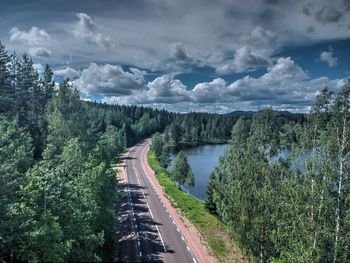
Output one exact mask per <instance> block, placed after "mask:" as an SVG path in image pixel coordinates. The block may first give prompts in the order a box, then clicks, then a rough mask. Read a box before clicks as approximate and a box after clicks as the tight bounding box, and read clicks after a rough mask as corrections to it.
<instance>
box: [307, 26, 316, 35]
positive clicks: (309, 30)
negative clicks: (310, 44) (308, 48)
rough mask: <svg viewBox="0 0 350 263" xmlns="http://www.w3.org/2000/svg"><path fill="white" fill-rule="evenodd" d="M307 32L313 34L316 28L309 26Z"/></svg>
mask: <svg viewBox="0 0 350 263" xmlns="http://www.w3.org/2000/svg"><path fill="white" fill-rule="evenodd" d="M306 32H307V33H310V34H311V33H313V32H315V27H313V26H308V27H307V28H306Z"/></svg>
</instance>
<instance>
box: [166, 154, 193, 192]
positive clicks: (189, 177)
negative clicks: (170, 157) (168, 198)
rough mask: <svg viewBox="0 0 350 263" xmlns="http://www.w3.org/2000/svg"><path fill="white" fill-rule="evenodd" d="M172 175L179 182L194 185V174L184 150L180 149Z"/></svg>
mask: <svg viewBox="0 0 350 263" xmlns="http://www.w3.org/2000/svg"><path fill="white" fill-rule="evenodd" d="M171 176H172V177H173V179H174V180H175V181H176V182H177V183H178V184H179V185H183V184H187V185H189V186H192V187H193V186H194V176H193V173H192V170H191V167H190V165H189V163H188V161H187V157H186V154H185V152H184V151H180V152H179V153H178V154H177V156H176V159H175V161H174V165H173V168H172V170H171Z"/></svg>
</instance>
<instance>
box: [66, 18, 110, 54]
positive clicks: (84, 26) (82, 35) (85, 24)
mask: <svg viewBox="0 0 350 263" xmlns="http://www.w3.org/2000/svg"><path fill="white" fill-rule="evenodd" d="M76 17H77V18H78V20H79V21H78V22H77V23H75V25H74V26H73V29H72V30H71V33H72V34H73V35H74V36H75V37H76V38H77V39H79V40H82V41H85V42H86V43H88V44H89V45H93V46H96V47H100V48H110V47H112V46H114V45H115V41H114V40H113V39H112V38H111V37H109V36H104V35H103V34H101V33H99V32H97V29H98V26H97V24H96V23H95V22H94V20H93V19H92V18H91V17H90V16H89V15H87V14H84V13H77V14H76Z"/></svg>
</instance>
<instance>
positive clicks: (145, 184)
mask: <svg viewBox="0 0 350 263" xmlns="http://www.w3.org/2000/svg"><path fill="white" fill-rule="evenodd" d="M149 143H150V142H149V141H145V142H143V143H141V144H138V145H136V146H135V147H133V148H131V149H130V151H129V152H128V154H127V155H126V157H125V158H124V165H123V166H124V172H123V173H124V182H123V183H122V184H121V185H122V190H123V191H122V199H121V204H119V212H118V214H117V222H119V224H120V225H119V229H122V232H121V233H120V235H121V238H120V240H119V249H118V251H119V255H117V261H121V262H169V263H171V262H174V263H175V262H181V263H187V262H188V263H189V262H191V263H195V262H199V260H198V259H197V257H196V255H195V253H194V252H193V249H192V247H193V246H192V244H191V240H188V239H189V233H185V234H186V235H184V234H183V232H185V231H186V229H184V227H183V225H182V224H181V222H179V218H178V216H177V215H175V214H174V211H175V210H174V209H173V208H171V207H169V202H167V200H164V196H161V195H162V194H161V193H160V192H159V191H160V190H159V185H158V187H157V183H155V182H154V177H153V178H151V176H150V171H149V167H147V168H148V169H146V167H145V162H146V161H145V159H146V158H145V155H146V152H147V147H149ZM152 179H153V180H152ZM168 208H169V209H168ZM169 210H171V211H169ZM188 241H190V243H189V242H188ZM192 243H193V242H192Z"/></svg>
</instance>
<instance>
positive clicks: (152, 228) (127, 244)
mask: <svg viewBox="0 0 350 263" xmlns="http://www.w3.org/2000/svg"><path fill="white" fill-rule="evenodd" d="M141 189H146V187H141V186H139V185H135V184H123V185H120V191H121V193H122V196H121V198H120V200H119V201H118V203H116V205H115V225H116V235H117V240H118V248H117V249H116V250H117V251H116V253H115V260H114V261H115V262H163V259H162V257H163V256H162V254H163V255H164V253H175V251H173V250H172V249H171V248H170V247H169V246H168V245H166V244H165V247H166V252H164V247H163V245H162V243H161V240H160V239H159V236H158V231H157V229H156V226H161V224H160V223H159V222H156V221H155V220H154V219H153V218H152V217H151V216H150V213H149V209H148V207H147V204H146V202H145V199H144V196H143V194H142V191H141ZM128 191H129V192H130V198H131V200H130V199H129V197H128V194H127V192H128ZM146 196H147V195H146ZM130 201H131V202H130ZM131 203H132V205H131ZM131 207H132V208H133V211H134V213H132V209H131ZM134 218H135V219H134ZM137 236H139V238H138V237H137ZM138 240H139V241H140V244H139V245H138V242H137V241H138ZM140 251H141V253H142V256H140Z"/></svg>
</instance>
